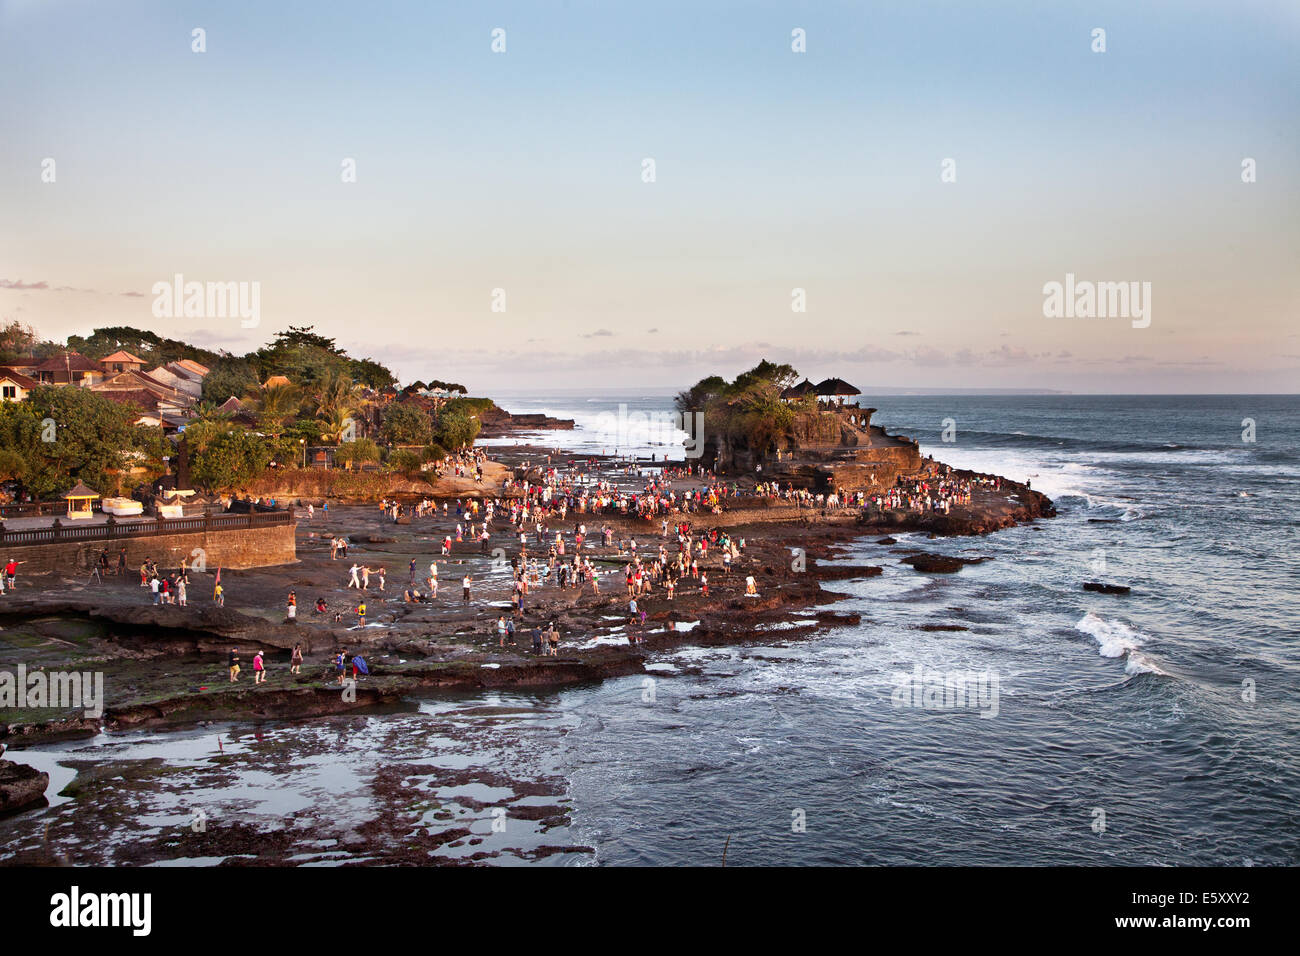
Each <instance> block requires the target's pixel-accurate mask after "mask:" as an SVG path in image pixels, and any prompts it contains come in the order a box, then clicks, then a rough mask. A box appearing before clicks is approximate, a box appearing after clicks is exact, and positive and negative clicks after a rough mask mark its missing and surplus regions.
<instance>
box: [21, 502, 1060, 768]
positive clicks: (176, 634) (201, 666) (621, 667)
mask: <svg viewBox="0 0 1300 956" xmlns="http://www.w3.org/2000/svg"><path fill="white" fill-rule="evenodd" d="M1004 489H1005V490H1004V491H1003V492H1002V493H999V494H994V493H992V492H987V493H982V494H981V495H980V496H978V497H977V499H976V500H975V501H974V502H972V505H971V506H970V507H968V508H962V509H954V513H953V514H951V515H946V516H945V515H937V514H916V513H903V512H896V513H889V514H885V515H883V516H879V517H878V518H877V519H874V520H871V521H864V520H863V519H862V517H861V516H860V514H858V513H857V512H855V511H854V510H853V509H841V510H838V511H828V510H826V509H812V508H791V507H780V506H778V507H772V506H771V504H772V502H770V501H768V502H759V503H754V504H753V505H752V506H747V505H746V504H744V503H743V500H741V499H738V501H737V504H736V506H735V507H732V508H730V509H729V510H725V511H723V512H722V513H721V514H695V515H691V516H690V518H691V520H692V522H693V524H694V526H695V527H696V528H699V529H702V528H710V527H726V528H727V529H728V531H729V532H730V533H731V534H732V535H733V536H736V537H743V538H744V539H745V541H746V547H745V550H744V552H743V554H742V557H741V558H740V560H739V561H738V562H737V563H736V566H735V567H734V569H733V570H732V571H731V572H730V574H724V573H723V571H722V567H721V562H720V559H719V558H718V557H717V556H716V555H713V554H711V555H710V556H709V558H708V560H707V561H706V562H705V563H704V570H705V571H707V573H708V574H709V577H710V582H709V583H710V594H709V596H707V597H705V596H703V595H702V594H701V593H700V591H699V589H698V588H697V587H692V586H691V585H690V583H689V582H687V583H685V584H684V585H683V587H682V589H681V590H679V592H678V594H677V597H676V599H675V600H673V601H669V600H668V599H667V597H666V596H665V595H664V593H663V592H662V591H658V592H656V593H653V594H651V595H649V596H647V597H644V598H642V599H641V602H640V603H641V606H642V608H643V609H644V610H645V611H646V612H647V619H646V622H645V625H644V638H645V639H644V642H643V643H638V644H629V643H627V642H626V628H627V620H626V610H625V609H626V602H627V597H626V595H625V593H624V589H623V587H622V581H621V577H620V576H619V574H618V573H617V572H618V571H619V570H621V568H622V566H623V563H624V562H625V561H626V560H627V558H628V556H627V555H626V554H619V553H617V551H616V550H615V549H601V548H597V549H594V554H595V561H596V562H597V565H598V567H603V568H605V569H606V570H607V571H610V572H613V573H609V574H608V576H607V577H606V578H605V582H606V583H605V584H604V585H603V586H602V588H601V591H600V593H599V595H593V594H591V593H590V592H589V591H582V592H578V591H575V590H573V589H568V590H564V591H561V590H560V589H559V588H557V587H554V586H545V587H543V588H541V589H540V590H539V591H536V592H535V595H536V597H535V598H530V601H529V605H528V607H527V609H526V611H525V614H524V615H523V621H522V624H523V626H522V628H521V632H520V634H519V636H518V637H517V640H518V642H519V643H518V644H517V645H516V646H509V645H508V646H507V647H505V648H502V647H499V646H498V644H497V638H496V633H495V621H496V618H497V616H498V615H499V614H502V613H507V614H508V613H509V603H508V600H509V590H508V579H509V574H508V571H507V570H506V569H505V568H503V567H500V565H502V564H503V559H502V553H503V552H502V549H500V548H497V550H496V551H495V552H494V551H492V550H491V549H487V548H479V547H477V546H475V545H470V544H468V543H463V544H459V545H457V548H456V550H455V551H454V552H453V554H452V555H451V556H449V557H446V558H439V559H438V560H439V561H440V564H441V563H443V562H445V569H444V572H443V573H444V574H445V575H446V577H445V578H444V579H443V586H444V590H443V592H442V594H441V595H440V597H439V600H438V602H437V603H436V604H435V605H432V606H430V605H421V604H405V603H403V602H402V601H401V598H400V593H401V589H402V587H403V586H404V584H405V580H406V575H405V568H402V567H400V566H396V565H397V562H403V563H404V559H406V558H408V556H409V557H412V558H415V559H416V560H417V567H420V568H423V567H424V565H425V564H426V563H427V562H428V560H429V555H431V554H437V546H436V545H435V544H434V540H435V539H436V538H438V536H439V534H440V533H441V531H442V529H441V522H442V519H441V518H439V519H435V520H434V521H432V522H429V526H428V527H424V526H422V525H421V524H420V523H418V522H417V524H416V525H415V526H414V527H413V528H412V527H410V526H399V527H396V528H394V527H393V526H392V525H391V524H388V523H386V522H385V521H384V519H382V518H381V516H380V515H379V512H378V509H377V508H375V507H373V506H372V507H364V508H363V507H357V506H346V507H338V508H336V509H332V511H331V513H330V515H329V518H328V520H326V519H318V520H317V522H316V523H315V524H314V525H313V524H312V523H306V522H304V523H303V524H301V525H300V526H299V529H298V536H299V556H300V560H299V562H298V563H297V564H294V565H287V566H280V567H275V568H264V569H258V570H256V571H249V572H227V573H226V574H225V576H224V577H223V586H224V587H225V588H226V591H227V595H228V606H227V607H225V608H217V607H213V606H211V604H210V602H209V601H207V600H206V597H200V595H204V592H205V582H204V580H203V579H204V577H205V576H204V575H196V578H197V579H198V580H196V581H195V582H194V583H193V584H192V586H191V594H192V595H194V596H195V597H194V598H193V599H192V605H191V606H190V607H188V608H180V607H175V606H153V605H151V604H149V603H148V599H147V597H146V596H145V595H146V591H145V590H143V589H141V588H139V587H138V581H137V580H132V579H128V580H126V581H120V580H116V581H115V580H113V579H110V581H109V582H108V583H106V584H105V585H103V586H99V587H89V586H79V585H76V584H73V583H72V582H68V581H65V582H61V583H58V584H56V583H55V582H49V583H50V584H54V585H55V586H53V587H44V588H41V590H40V591H39V592H38V593H35V594H29V593H24V591H23V590H21V589H20V590H19V591H17V592H16V593H10V594H9V595H7V596H6V598H5V599H4V600H3V602H0V628H2V630H0V639H2V638H4V637H6V636H7V635H10V634H21V635H24V638H25V641H26V642H27V643H28V646H30V645H31V643H36V644H38V645H39V646H40V648H41V653H40V654H37V655H36V657H35V659H34V660H31V661H29V663H28V667H29V669H30V668H33V667H38V666H44V667H48V668H50V669H56V668H58V667H76V668H77V669H80V670H88V669H102V670H103V671H104V672H105V678H106V679H105V684H106V688H107V690H106V697H107V706H106V708H105V710H104V713H103V715H102V716H101V717H98V718H95V717H86V716H84V715H77V714H58V715H49V716H45V719H36V718H37V715H34V714H30V715H27V714H20V715H19V719H16V720H9V721H6V722H5V723H3V724H0V739H3V740H5V741H6V742H7V743H8V744H9V745H10V746H14V745H17V746H23V745H26V744H32V743H37V742H42V741H48V740H52V739H57V738H59V737H66V736H69V735H85V734H94V733H97V732H99V731H100V730H102V729H107V730H123V729H129V728H137V727H149V726H162V725H168V726H176V725H182V724H187V723H195V722H199V721H211V720H263V719H268V720H269V719H288V718H307V717H316V716H322V715H326V714H337V713H345V712H349V711H355V710H364V709H366V708H373V707H376V706H382V705H385V704H388V703H391V702H393V701H395V700H398V699H400V698H401V697H403V696H404V695H409V694H414V693H418V692H420V691H421V690H422V689H428V688H442V689H446V688H463V689H465V690H474V689H481V688H500V687H511V686H514V687H525V686H526V687H559V686H564V685H572V684H577V683H582V682H590V681H600V680H605V679H608V678H611V677H617V676H625V675H628V674H637V673H643V672H644V670H645V667H644V665H645V659H646V657H647V655H648V654H652V653H656V652H659V651H662V650H663V649H664V648H666V647H671V646H675V645H681V644H691V645H713V644H728V643H761V642H763V641H764V639H765V637H766V635H767V633H769V632H774V633H776V634H779V635H780V638H781V639H782V640H786V639H790V638H792V637H797V638H802V637H809V636H812V635H814V634H817V633H819V632H821V631H824V630H825V629H827V628H831V627H837V626H841V625H844V624H850V623H853V622H854V621H855V620H856V616H855V615H846V614H840V613H837V612H835V611H833V610H829V609H828V606H829V605H832V604H833V603H835V602H836V601H837V600H839V599H840V598H842V597H843V595H842V594H838V593H837V592H835V591H834V590H832V589H829V588H827V587H824V586H823V585H824V584H829V583H831V582H834V581H842V580H846V579H857V578H869V577H872V576H874V575H878V574H879V573H880V571H881V569H880V567H878V566H871V565H845V564H843V563H828V561H829V560H830V559H834V558H837V557H839V556H840V554H841V552H842V550H843V549H844V547H845V546H847V545H849V544H851V543H853V542H855V541H856V540H859V539H880V540H881V541H883V542H889V543H890V544H896V541H895V540H894V539H893V538H892V537H888V535H892V534H898V533H902V532H920V533H925V534H928V535H929V536H930V537H931V538H939V537H949V536H958V535H964V536H978V535H983V534H988V533H990V532H993V531H996V530H998V529H1000V528H1005V527H1010V526H1013V525H1016V524H1020V523H1025V522H1032V521H1034V520H1036V519H1038V518H1041V517H1048V516H1051V515H1052V514H1054V510H1053V508H1052V505H1051V502H1050V500H1048V499H1047V498H1046V497H1044V496H1042V495H1040V494H1038V493H1037V492H1032V491H1030V490H1029V489H1027V488H1024V487H1023V486H1019V485H1014V484H1011V483H1005V482H1004ZM588 521H589V523H591V524H593V525H597V526H598V525H599V524H600V523H607V524H609V525H611V526H612V527H615V528H616V533H617V534H619V535H637V536H638V537H639V538H640V539H641V540H639V541H638V546H639V547H638V550H639V551H640V552H641V553H642V554H643V556H647V555H648V554H649V552H650V551H651V550H652V549H657V548H658V546H659V544H660V541H661V538H660V536H659V535H658V534H657V533H656V532H657V530H658V529H657V527H654V528H652V527H650V526H649V525H648V524H647V523H646V522H643V521H636V520H635V519H626V518H605V519H601V518H594V517H591V516H588ZM343 526H346V529H347V531H348V533H349V534H350V536H351V540H352V541H353V542H354V545H353V547H354V552H355V556H356V557H357V558H358V559H360V560H361V561H363V562H364V563H366V564H372V563H374V564H377V563H380V562H387V563H388V564H389V567H390V570H389V578H388V591H387V593H386V594H384V595H379V594H376V593H374V592H373V591H372V592H370V593H368V594H367V595H366V597H367V600H368V601H369V602H370V604H371V607H372V609H373V610H372V615H373V617H372V618H371V621H372V622H373V623H371V624H370V625H369V626H367V627H365V628H357V627H353V626H350V625H351V623H352V622H351V621H350V620H347V621H345V622H344V623H336V622H334V621H332V620H331V619H328V617H327V616H322V618H324V619H322V618H316V617H314V616H313V615H312V614H311V613H310V612H309V610H308V609H309V607H310V605H311V602H312V600H313V599H314V597H315V595H316V594H317V593H318V592H319V593H321V594H326V593H328V601H329V604H330V607H331V608H333V607H336V606H340V605H339V604H338V600H337V597H336V596H341V597H343V598H344V599H346V598H348V597H350V595H349V594H348V593H347V592H343V591H342V589H341V587H340V585H341V583H342V582H341V579H342V578H343V577H344V573H345V570H346V567H347V566H348V565H349V564H350V561H351V557H350V558H349V560H348V561H347V562H341V561H331V560H330V558H329V554H328V548H327V546H326V545H325V543H324V541H323V540H322V538H324V537H325V536H326V535H332V534H336V533H339V532H340V531H341V530H343ZM367 531H370V532H372V533H369V534H367V533H365V532H367ZM381 532H384V533H381ZM398 532H401V533H400V534H399V533H398ZM881 535H886V537H884V538H881ZM886 557H887V558H888V559H890V560H893V561H898V562H900V563H903V564H910V565H911V566H913V567H914V568H915V569H916V571H917V573H956V572H959V571H960V569H961V568H962V567H963V566H964V565H966V564H970V563H976V562H978V561H979V560H982V559H981V558H979V557H974V558H971V557H963V558H951V557H947V556H943V555H937V554H931V553H929V552H925V551H921V550H918V549H916V548H914V547H913V548H901V547H896V548H892V549H891V550H890V551H889V552H887V554H886ZM494 562H495V563H496V565H497V566H498V569H497V572H496V573H495V575H494V574H493V563H494ZM421 573H423V571H421ZM463 573H472V574H474V575H475V577H476V581H483V583H482V584H481V585H480V584H478V583H476V585H475V600H474V601H473V602H472V603H470V604H465V603H463V602H462V601H461V600H460V595H459V587H458V585H459V575H460V574H463ZM748 574H753V575H754V577H755V578H756V581H757V584H758V590H759V594H758V596H757V597H752V596H745V595H744V593H743V592H744V578H745V576H746V575H748ZM136 577H137V578H138V576H136ZM31 583H33V584H37V585H38V586H39V584H40V582H37V581H33V582H31ZM290 588H293V589H296V590H297V591H298V593H299V603H300V608H301V612H300V617H299V620H298V622H297V623H293V624H289V623H283V616H282V615H281V614H279V613H278V610H279V608H281V607H282V604H283V599H284V595H285V594H286V593H287V591H288V590H289V589H290ZM394 592H396V594H394ZM453 592H454V593H453ZM195 605H197V606H195ZM543 621H548V622H549V621H554V622H555V623H556V625H557V627H558V628H559V630H560V632H561V634H562V635H564V644H563V645H562V648H561V653H560V656H558V657H539V656H534V655H533V654H532V653H531V652H529V651H527V650H526V645H527V642H528V637H527V629H528V628H531V627H532V626H533V624H534V623H536V622H543ZM67 628H73V629H76V628H81V629H83V631H84V635H83V637H82V638H80V639H78V640H74V641H72V642H69V641H68V639H67V636H66V634H63V633H62V632H63V631H65V630H66V629H67ZM298 642H301V643H302V645H303V650H304V653H305V655H306V662H305V664H304V666H303V668H302V673H301V674H299V675H291V674H289V673H288V669H287V666H286V662H287V657H288V651H289V650H290V649H291V648H292V647H293V645H294V644H295V643H298ZM231 647H238V648H239V649H240V653H241V655H242V657H243V660H244V662H245V673H244V679H241V681H240V682H239V683H237V684H231V683H230V682H229V680H228V678H227V676H226V673H225V666H224V664H225V653H226V652H227V651H228V650H229V649H230V648H231ZM257 648H261V649H263V650H264V651H266V652H267V653H268V667H269V668H270V676H269V678H268V681H267V682H266V683H264V684H261V685H257V686H254V685H253V684H252V680H251V676H249V675H250V673H251V671H250V670H249V669H248V664H249V662H250V661H251V658H252V655H253V653H254V651H255V649H257ZM60 649H63V650H64V653H62V654H60V653H59V651H60ZM340 649H347V650H348V651H349V652H350V653H358V652H359V653H362V654H363V655H364V656H365V657H366V658H367V660H368V661H369V662H370V666H371V675H370V676H369V677H367V678H363V679H362V680H361V681H359V682H358V685H357V687H356V692H355V697H354V698H352V699H345V695H343V694H342V693H341V692H340V689H339V687H338V685H337V683H336V682H335V680H334V676H333V671H332V668H331V667H330V666H329V661H330V660H331V659H332V657H333V655H334V654H335V653H337V652H338V651H339V650H340ZM5 656H6V657H13V656H14V655H13V654H12V652H11V653H8V654H6V655H5ZM0 666H4V664H3V662H0Z"/></svg>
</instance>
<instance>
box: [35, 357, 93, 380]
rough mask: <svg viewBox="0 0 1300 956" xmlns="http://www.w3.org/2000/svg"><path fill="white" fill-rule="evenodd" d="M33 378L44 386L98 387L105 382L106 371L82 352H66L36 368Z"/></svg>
mask: <svg viewBox="0 0 1300 956" xmlns="http://www.w3.org/2000/svg"><path fill="white" fill-rule="evenodd" d="M35 372H36V374H35V375H33V376H32V377H33V378H35V379H36V381H38V382H40V383H41V384H42V385H81V386H92V385H98V384H99V383H100V382H102V381H103V380H104V369H103V368H102V367H101V366H100V364H99V363H98V362H92V361H91V360H90V359H88V358H86V356H84V355H82V354H81V353H80V352H64V353H63V354H62V355H56V356H54V357H53V358H49V359H46V360H45V361H44V362H42V363H41V364H40V365H38V366H36V369H35Z"/></svg>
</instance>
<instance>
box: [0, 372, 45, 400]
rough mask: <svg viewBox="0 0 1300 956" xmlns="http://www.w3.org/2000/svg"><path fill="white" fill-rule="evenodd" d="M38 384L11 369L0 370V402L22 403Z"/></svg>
mask: <svg viewBox="0 0 1300 956" xmlns="http://www.w3.org/2000/svg"><path fill="white" fill-rule="evenodd" d="M39 384H40V383H39V382H35V381H33V380H32V379H30V378H28V377H27V376H26V375H24V374H23V373H22V372H19V371H17V370H15V369H12V368H7V367H6V368H0V401H6V402H23V401H26V400H27V395H28V393H30V392H31V390H32V389H34V388H35V387H36V386H37V385H39Z"/></svg>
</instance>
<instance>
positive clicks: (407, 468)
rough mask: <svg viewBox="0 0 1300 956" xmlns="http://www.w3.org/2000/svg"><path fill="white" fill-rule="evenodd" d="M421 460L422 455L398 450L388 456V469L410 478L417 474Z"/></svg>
mask: <svg viewBox="0 0 1300 956" xmlns="http://www.w3.org/2000/svg"><path fill="white" fill-rule="evenodd" d="M422 459H423V456H422V455H419V454H416V453H415V452H413V451H407V450H406V449H404V448H399V449H398V450H396V451H394V452H393V453H392V454H390V455H389V456H388V467H389V468H391V469H392V470H393V471H398V472H401V473H402V474H404V475H405V476H406V477H408V478H410V477H411V476H412V475H416V474H419V472H420V465H421V464H423V460H422Z"/></svg>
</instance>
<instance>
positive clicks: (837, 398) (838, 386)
mask: <svg viewBox="0 0 1300 956" xmlns="http://www.w3.org/2000/svg"><path fill="white" fill-rule="evenodd" d="M861 394H862V392H861V391H860V390H859V389H856V388H854V387H853V386H852V385H850V384H849V383H848V382H846V381H844V379H842V378H828V379H824V380H823V381H820V382H818V383H817V398H818V400H821V399H825V400H826V401H827V402H828V403H829V404H832V405H843V404H844V402H845V400H846V399H849V398H852V397H853V396H854V395H861Z"/></svg>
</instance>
